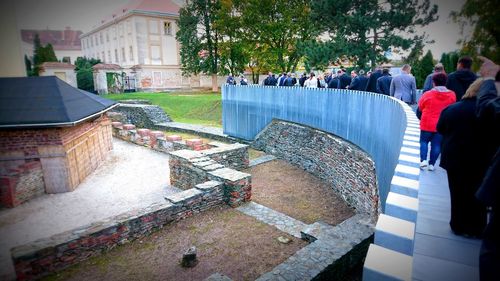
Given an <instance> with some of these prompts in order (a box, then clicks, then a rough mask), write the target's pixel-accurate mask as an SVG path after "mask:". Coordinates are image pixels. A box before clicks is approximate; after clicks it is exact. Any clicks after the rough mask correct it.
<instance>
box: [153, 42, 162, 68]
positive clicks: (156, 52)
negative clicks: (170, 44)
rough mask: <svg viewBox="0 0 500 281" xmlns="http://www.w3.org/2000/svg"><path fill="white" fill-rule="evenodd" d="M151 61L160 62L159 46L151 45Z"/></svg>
mask: <svg viewBox="0 0 500 281" xmlns="http://www.w3.org/2000/svg"><path fill="white" fill-rule="evenodd" d="M151 62H152V63H153V64H161V52H160V46H157V45H154V46H151Z"/></svg>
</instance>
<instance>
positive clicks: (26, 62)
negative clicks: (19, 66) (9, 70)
mask: <svg viewBox="0 0 500 281" xmlns="http://www.w3.org/2000/svg"><path fill="white" fill-rule="evenodd" d="M24 67H25V68H26V75H27V76H33V70H32V69H31V68H32V67H31V60H30V59H29V58H28V56H27V55H24Z"/></svg>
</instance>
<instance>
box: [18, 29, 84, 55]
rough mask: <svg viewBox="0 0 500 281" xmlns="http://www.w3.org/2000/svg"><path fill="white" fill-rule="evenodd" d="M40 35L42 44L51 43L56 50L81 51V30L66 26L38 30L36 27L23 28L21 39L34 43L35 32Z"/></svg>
mask: <svg viewBox="0 0 500 281" xmlns="http://www.w3.org/2000/svg"><path fill="white" fill-rule="evenodd" d="M37 33H38V36H40V42H41V43H42V45H46V44H49V43H50V44H51V45H52V47H54V51H72V50H73V51H81V50H82V43H81V40H80V35H82V34H83V32H82V31H80V30H72V29H71V28H70V27H66V29H65V30H49V29H47V30H36V29H23V30H21V40H23V42H26V43H28V44H31V45H33V39H34V38H35V34H37Z"/></svg>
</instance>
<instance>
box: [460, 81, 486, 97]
mask: <svg viewBox="0 0 500 281" xmlns="http://www.w3.org/2000/svg"><path fill="white" fill-rule="evenodd" d="M483 81H484V79H483V78H477V79H476V81H474V82H473V83H472V84H470V86H469V88H467V91H465V94H464V95H463V96H462V99H470V98H473V97H476V96H477V93H479V88H481V85H482V84H483Z"/></svg>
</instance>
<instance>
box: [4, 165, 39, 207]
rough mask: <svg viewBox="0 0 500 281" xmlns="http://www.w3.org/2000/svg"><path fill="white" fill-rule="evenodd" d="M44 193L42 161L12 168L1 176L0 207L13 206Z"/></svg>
mask: <svg viewBox="0 0 500 281" xmlns="http://www.w3.org/2000/svg"><path fill="white" fill-rule="evenodd" d="M44 193H45V185H44V181H43V172H42V165H41V164H40V161H36V160H35V161H30V162H28V163H24V164H21V165H19V166H17V167H13V168H10V169H8V170H7V171H5V172H4V173H3V174H2V176H1V177H0V207H8V208H13V207H16V206H18V205H20V204H22V203H23V202H26V201H28V200H30V199H32V198H35V197H38V196H40V195H42V194H44Z"/></svg>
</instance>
